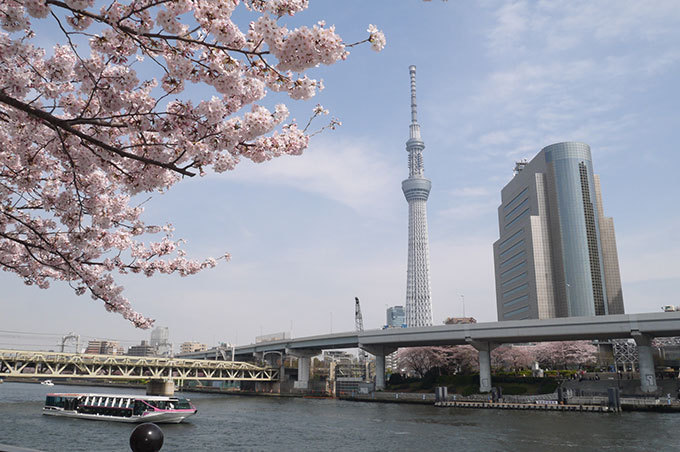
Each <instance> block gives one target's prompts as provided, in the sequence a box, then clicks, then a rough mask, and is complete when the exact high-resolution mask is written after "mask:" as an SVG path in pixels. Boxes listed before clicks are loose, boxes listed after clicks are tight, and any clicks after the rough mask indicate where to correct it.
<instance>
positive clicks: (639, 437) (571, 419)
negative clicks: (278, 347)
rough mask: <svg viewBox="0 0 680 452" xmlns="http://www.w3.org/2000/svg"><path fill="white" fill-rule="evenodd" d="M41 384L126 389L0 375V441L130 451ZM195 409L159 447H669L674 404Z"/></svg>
mask: <svg viewBox="0 0 680 452" xmlns="http://www.w3.org/2000/svg"><path fill="white" fill-rule="evenodd" d="M48 392H94V393H102V392H105V393H117V394H120V393H128V394H129V393H140V394H142V393H143V392H141V391H138V390H131V389H119V388H92V387H89V388H88V387H84V386H60V385H59V384H55V386H53V387H49V386H41V385H38V384H29V383H7V382H5V383H3V384H0V444H9V445H13V446H20V447H26V448H32V449H38V450H41V451H45V452H71V451H84V452H94V451H96V452H107V451H111V452H114V451H115V452H125V451H129V450H130V448H129V438H130V433H131V432H132V430H133V429H134V427H135V425H134V424H123V423H117V422H102V421H88V420H81V419H66V418H58V417H52V416H43V415H42V414H41V410H42V406H43V403H44V399H45V394H47V393H48ZM184 395H185V396H188V397H189V398H190V399H191V400H192V402H193V403H194V404H195V405H196V406H197V408H198V414H196V415H195V416H193V417H191V418H189V419H188V420H186V421H185V422H184V423H182V424H172V425H170V424H162V425H161V428H162V430H163V433H164V435H165V443H164V445H163V448H162V450H161V452H187V451H189V452H202V451H231V450H247V451H251V450H252V451H277V452H280V451H288V450H291V451H302V450H305V451H306V450H309V451H317V450H324V451H335V450H342V451H386V450H388V451H422V452H425V451H453V450H464V451H465V452H470V451H531V452H539V451H579V452H580V451H617V452H618V451H654V452H662V451H674V450H680V432H679V431H678V430H679V427H680V414H676V413H642V412H630V413H621V414H597V413H573V412H572V413H569V412H567V413H559V412H555V413H551V412H536V411H534V412H532V411H500V410H484V409H480V410H478V409H461V408H435V407H433V406H426V405H405V404H404V405H402V404H381V403H365V402H348V401H340V400H330V399H298V398H266V397H247V396H229V395H216V394H198V393H185V394H184Z"/></svg>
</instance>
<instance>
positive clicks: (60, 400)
mask: <svg viewBox="0 0 680 452" xmlns="http://www.w3.org/2000/svg"><path fill="white" fill-rule="evenodd" d="M65 400H66V399H65V398H64V397H57V396H47V398H46V399H45V406H55V407H59V408H64V401H65Z"/></svg>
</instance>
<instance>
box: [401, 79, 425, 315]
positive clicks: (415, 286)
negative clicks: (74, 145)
mask: <svg viewBox="0 0 680 452" xmlns="http://www.w3.org/2000/svg"><path fill="white" fill-rule="evenodd" d="M409 73H410V74H411V125H410V127H409V139H408V141H407V142H406V151H407V152H408V173H409V174H408V179H406V180H405V181H403V182H402V183H401V189H402V191H403V192H404V196H405V197H406V201H407V202H408V266H407V272H406V322H405V323H406V326H407V327H409V328H410V327H418V326H430V325H432V293H431V290H430V243H429V239H428V236H427V198H428V197H429V196H430V189H431V188H432V182H430V181H429V180H428V179H425V166H424V164H423V150H424V149H425V143H424V142H423V140H422V139H421V137H420V124H418V114H417V108H416V107H417V105H416V67H415V66H410V67H409Z"/></svg>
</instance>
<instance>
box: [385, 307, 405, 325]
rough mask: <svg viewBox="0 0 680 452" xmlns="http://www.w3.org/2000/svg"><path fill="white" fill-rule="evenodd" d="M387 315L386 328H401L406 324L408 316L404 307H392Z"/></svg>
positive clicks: (388, 309)
mask: <svg viewBox="0 0 680 452" xmlns="http://www.w3.org/2000/svg"><path fill="white" fill-rule="evenodd" d="M386 314H387V321H386V323H385V326H386V327H388V328H401V327H403V326H404V325H405V324H406V314H405V312H404V307H403V306H392V307H391V308H387V312H386Z"/></svg>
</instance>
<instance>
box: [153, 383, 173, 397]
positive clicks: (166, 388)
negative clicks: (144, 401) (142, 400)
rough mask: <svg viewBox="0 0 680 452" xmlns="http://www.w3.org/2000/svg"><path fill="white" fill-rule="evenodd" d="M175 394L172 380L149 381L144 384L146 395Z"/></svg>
mask: <svg viewBox="0 0 680 452" xmlns="http://www.w3.org/2000/svg"><path fill="white" fill-rule="evenodd" d="M174 394H175V382H174V381H172V380H149V382H148V383H147V384H146V395H156V396H172V395H174Z"/></svg>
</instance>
